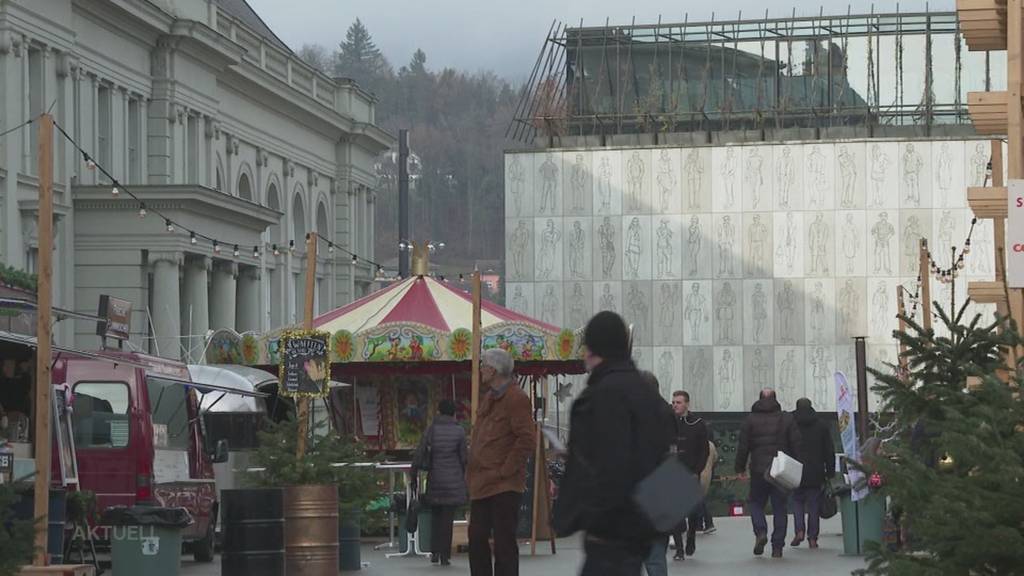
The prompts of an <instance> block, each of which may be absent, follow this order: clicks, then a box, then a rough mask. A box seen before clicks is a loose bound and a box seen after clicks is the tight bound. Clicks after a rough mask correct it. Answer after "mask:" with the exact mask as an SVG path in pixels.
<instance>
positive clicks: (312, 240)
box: [295, 233, 318, 458]
mask: <svg viewBox="0 0 1024 576" xmlns="http://www.w3.org/2000/svg"><path fill="white" fill-rule="evenodd" d="M317 244H318V242H317V236H316V234H312V233H311V234H307V235H306V301H305V304H306V316H305V320H304V321H303V323H302V325H303V327H304V328H305V329H306V330H312V329H313V298H314V296H315V295H316V248H317ZM307 436H309V398H308V397H306V396H301V397H299V438H298V443H297V447H296V450H295V451H296V453H297V455H298V457H299V458H302V457H303V456H305V454H306V437H307Z"/></svg>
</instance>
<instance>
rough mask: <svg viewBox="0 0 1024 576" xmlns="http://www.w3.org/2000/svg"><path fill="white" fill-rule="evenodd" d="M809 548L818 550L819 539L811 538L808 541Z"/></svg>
mask: <svg viewBox="0 0 1024 576" xmlns="http://www.w3.org/2000/svg"><path fill="white" fill-rule="evenodd" d="M807 547H808V548H811V549H817V548H818V539H817V538H811V539H810V540H808V541H807Z"/></svg>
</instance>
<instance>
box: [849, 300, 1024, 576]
mask: <svg viewBox="0 0 1024 576" xmlns="http://www.w3.org/2000/svg"><path fill="white" fill-rule="evenodd" d="M969 309H970V306H969V302H968V303H965V304H964V305H963V306H962V307H960V309H959V310H958V312H957V313H956V315H955V316H952V317H951V316H949V315H948V314H947V313H946V312H945V311H944V310H943V309H942V308H941V307H940V306H939V305H938V304H937V303H936V304H935V312H936V313H935V317H936V318H937V320H938V321H939V322H940V324H941V325H942V326H945V328H946V330H944V331H943V335H939V334H937V333H936V331H935V330H934V329H932V328H924V327H922V326H921V325H920V324H918V323H917V322H915V321H914V319H913V318H909V317H906V316H904V317H903V319H904V320H905V321H906V323H907V325H908V327H909V328H908V329H907V330H906V331H905V332H896V337H897V338H898V339H899V340H900V342H901V344H902V345H903V346H904V350H905V352H904V353H903V354H902V359H903V360H905V365H904V366H905V370H902V371H901V370H899V369H896V370H893V371H891V372H881V371H874V370H873V371H872V372H873V373H874V375H875V377H876V378H877V380H878V384H877V385H876V386H875V387H874V390H875V391H876V392H878V393H879V395H880V396H881V398H882V401H883V412H887V413H888V414H889V415H891V416H892V417H893V419H894V425H893V427H892V428H893V429H892V430H891V432H893V433H894V436H892V437H891V439H890V440H888V441H886V442H883V447H882V449H881V452H880V454H878V455H877V457H875V458H871V459H869V458H867V457H866V458H865V462H864V466H865V468H866V472H867V474H869V475H875V476H874V480H875V483H879V480H880V481H881V482H880V483H881V490H882V494H883V495H886V496H889V497H890V498H891V500H890V510H891V511H894V512H895V516H896V518H897V519H898V520H899V524H900V527H901V529H902V534H903V535H904V536H905V538H904V541H903V542H902V543H901V545H900V546H899V547H896V546H885V547H883V546H876V547H874V548H872V549H870V551H869V554H868V568H867V569H866V570H863V571H859V573H860V574H871V575H875V574H899V575H904V574H906V575H921V576H924V575H928V576H941V575H950V576H952V575H956V576H962V575H965V574H972V575H975V574H976V575H984V574H992V575H996V574H999V575H1012V574H1024V426H1022V422H1024V402H1022V400H1021V397H1020V394H1019V386H1020V383H1021V381H1022V378H1021V374H1020V370H1021V369H1022V368H1024V363H1019V364H1018V365H1017V366H1016V370H1012V369H1010V367H1009V366H1008V365H1007V360H1006V359H1007V358H1008V357H1009V358H1012V357H1013V356H1012V355H1011V354H1010V353H1011V351H1012V350H1013V349H1014V348H1015V347H1017V346H1020V345H1021V343H1022V340H1021V337H1020V333H1019V331H1018V327H1017V326H1016V325H1015V324H1014V323H1013V322H1011V321H1010V320H1009V319H1006V318H1000V319H997V320H995V321H990V320H986V319H983V317H982V316H980V315H975V316H973V317H969V315H968V312H967V311H968V310H969ZM925 313H926V314H927V313H928V311H927V309H926V310H925ZM946 334H948V335H946ZM893 368H896V367H893Z"/></svg>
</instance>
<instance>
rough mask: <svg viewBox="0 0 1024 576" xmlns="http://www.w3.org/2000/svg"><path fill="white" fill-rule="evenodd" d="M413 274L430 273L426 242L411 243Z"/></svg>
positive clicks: (425, 274)
mask: <svg viewBox="0 0 1024 576" xmlns="http://www.w3.org/2000/svg"><path fill="white" fill-rule="evenodd" d="M412 274H413V276H429V275H430V247H429V246H428V243H427V242H413V243H412Z"/></svg>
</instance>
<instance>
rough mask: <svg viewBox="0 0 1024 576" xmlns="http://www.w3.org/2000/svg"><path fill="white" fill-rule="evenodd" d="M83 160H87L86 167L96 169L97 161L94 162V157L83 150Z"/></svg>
mask: <svg viewBox="0 0 1024 576" xmlns="http://www.w3.org/2000/svg"><path fill="white" fill-rule="evenodd" d="M82 160H83V161H84V162H85V167H86V168H88V169H89V170H95V169H96V162H93V159H92V158H90V157H89V155H88V154H86V153H85V152H82Z"/></svg>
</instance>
